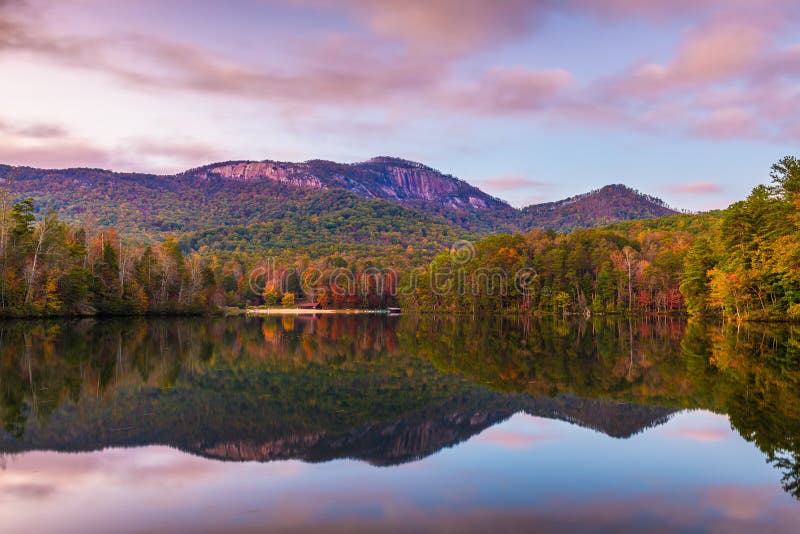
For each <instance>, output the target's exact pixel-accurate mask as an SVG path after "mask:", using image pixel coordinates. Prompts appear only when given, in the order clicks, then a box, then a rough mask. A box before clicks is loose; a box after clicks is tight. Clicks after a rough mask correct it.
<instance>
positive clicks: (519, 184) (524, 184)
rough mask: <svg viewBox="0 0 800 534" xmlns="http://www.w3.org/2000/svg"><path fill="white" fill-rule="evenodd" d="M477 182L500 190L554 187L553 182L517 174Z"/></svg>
mask: <svg viewBox="0 0 800 534" xmlns="http://www.w3.org/2000/svg"><path fill="white" fill-rule="evenodd" d="M475 182H477V183H479V184H481V185H482V186H485V187H488V188H491V189H498V190H507V189H530V188H541V187H551V186H552V185H553V184H552V183H551V182H544V181H542V180H535V179H533V178H528V177H526V176H521V175H517V174H507V175H503V176H495V177H493V178H486V179H483V180H475Z"/></svg>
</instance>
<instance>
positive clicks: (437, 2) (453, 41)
mask: <svg viewBox="0 0 800 534" xmlns="http://www.w3.org/2000/svg"><path fill="white" fill-rule="evenodd" d="M312 1H314V0H312ZM344 4H345V5H346V6H347V9H348V10H349V11H350V12H351V13H353V14H354V15H355V16H356V17H358V18H361V19H364V20H366V22H367V24H368V25H369V27H370V28H371V29H372V30H373V31H374V32H375V34H377V35H379V36H381V37H384V38H389V39H393V40H398V41H400V42H403V43H406V44H408V45H409V46H410V47H411V48H416V49H420V48H424V49H425V51H426V52H427V53H429V54H434V55H438V54H441V53H445V54H452V53H462V52H466V51H468V50H474V49H477V48H482V47H485V46H487V45H491V44H496V43H498V42H505V41H509V40H512V39H514V38H518V37H521V36H524V35H526V34H528V33H529V32H530V31H532V29H533V27H534V26H535V24H536V23H537V22H538V21H539V20H540V19H541V18H542V17H543V16H544V15H545V13H546V12H547V11H548V10H549V9H550V7H551V6H550V2H547V1H536V0H495V1H492V2H487V1H485V0H403V1H401V2H397V1H395V0H347V1H346V2H344Z"/></svg>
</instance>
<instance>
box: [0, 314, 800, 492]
mask: <svg viewBox="0 0 800 534" xmlns="http://www.w3.org/2000/svg"><path fill="white" fill-rule="evenodd" d="M0 395H1V397H0V417H2V427H3V431H2V433H0V451H2V452H3V453H4V454H6V455H10V457H11V458H19V459H20V461H22V462H23V463H24V458H25V455H24V454H23V453H27V454H29V455H30V454H52V453H32V452H30V451H62V452H65V451H69V452H78V451H99V450H101V449H107V448H114V447H145V446H154V445H157V446H164V445H166V446H169V447H173V448H177V449H179V450H181V451H184V452H186V453H190V454H192V455H195V456H198V457H205V458H212V459H218V460H226V461H235V462H242V461H256V462H271V461H274V460H302V461H304V462H324V461H329V460H334V459H345V458H349V459H357V460H360V461H363V462H367V463H368V464H372V465H376V466H392V465H401V464H408V463H409V462H417V461H420V460H421V459H424V458H426V457H429V456H431V455H434V454H436V453H437V452H439V451H442V450H443V449H446V448H448V447H452V446H454V445H456V444H459V443H462V442H465V441H468V440H470V439H471V438H473V437H474V436H476V435H479V434H480V438H478V441H477V442H475V444H476V445H477V444H478V443H480V441H481V440H486V439H490V438H492V437H493V439H495V440H497V439H501V440H502V439H505V440H506V442H507V443H513V442H515V441H514V440H515V439H517V440H518V439H520V438H519V436H516V437H513V439H512V437H510V436H509V435H503V434H502V432H506V430H504V429H505V428H506V425H513V424H514V423H513V422H514V421H516V420H517V418H518V417H521V415H516V416H515V414H526V415H525V416H524V417H533V418H535V419H533V420H536V421H546V420H560V421H565V422H568V423H572V424H574V425H579V426H580V427H584V428H586V429H591V430H592V431H596V432H600V433H602V434H605V435H607V436H610V437H613V438H619V439H622V440H625V439H627V438H630V437H631V436H634V435H637V434H640V433H642V432H643V431H646V430H647V429H651V428H654V427H658V426H659V425H662V424H664V423H665V422H667V421H669V420H670V418H674V417H676V415H675V414H676V413H677V412H681V411H682V410H686V409H700V410H705V411H707V412H714V413H718V414H722V415H727V418H728V419H729V421H730V424H731V425H732V426H733V428H734V429H735V430H736V431H737V432H738V434H739V435H740V436H741V437H742V438H743V439H744V440H745V441H747V442H752V443H753V444H755V445H756V446H757V447H758V449H759V450H760V451H761V454H762V458H765V459H766V461H767V462H769V463H770V464H772V465H773V466H774V467H773V468H774V469H777V470H778V472H779V473H780V476H779V478H781V479H782V485H783V488H784V490H785V491H786V492H787V493H788V494H791V495H794V496H797V495H798V494H800V489H799V487H798V481H800V467H798V466H800V441H799V440H800V402H799V399H800V331H798V330H797V329H796V328H793V327H789V326H753V327H749V328H741V329H735V328H731V327H723V326H718V325H712V324H703V323H689V324H687V323H686V322H685V321H682V320H678V319H658V320H635V321H625V320H602V319H601V320H595V321H590V322H586V321H575V322H568V321H562V320H556V319H543V320H535V319H529V320H524V321H523V320H509V319H491V320H473V319H469V318H458V319H454V318H433V317H419V318H418V317H411V316H403V317H400V318H397V317H379V316H332V315H324V316H320V317H317V318H313V317H282V318H281V317H265V318H241V317H237V318H208V319H137V320H129V319H126V320H76V321H47V322H44V321H43V322H6V323H2V324H0ZM685 417H689V415H686V416H685ZM501 422H505V423H503V425H500V426H497V427H496V428H497V429H498V430H496V431H495V429H494V428H493V427H495V425H498V424H499V423H501ZM676 424H678V423H676ZM726 424H727V423H726ZM668 426H669V425H668ZM665 428H666V427H665ZM487 429H488V430H487ZM670 431H671V432H672V430H670ZM722 431H724V432H728V431H727V430H725V429H723V430H722ZM493 432H500V434H499V435H495V434H493ZM648 432H650V431H648ZM686 432H690V434H686ZM691 432H694V434H691ZM704 432H705V434H704ZM709 432H710V431H709V430H708V429H704V428H694V429H689V430H687V431H685V432H684V434H685V435H692V436H693V438H697V439H700V438H707V439H711V440H712V441H713V438H714V435H713V432H720V430H718V429H717V430H713V432H712V434H709ZM484 436H486V437H484ZM709 436H710V437H709ZM473 441H475V440H473ZM471 443H472V442H471ZM520 443H526V441H525V438H522V441H520ZM112 450H113V449H112ZM20 454H23V456H19V455H20ZM98 454H100V453H98ZM104 454H109V453H108V451H107V452H106V453H104ZM276 465H277V464H276ZM409 465H413V464H409ZM731 469H736V466H731ZM30 491H32V492H34V493H35V488H34V489H31V490H30Z"/></svg>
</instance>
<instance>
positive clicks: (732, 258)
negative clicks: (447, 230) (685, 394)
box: [404, 157, 800, 320]
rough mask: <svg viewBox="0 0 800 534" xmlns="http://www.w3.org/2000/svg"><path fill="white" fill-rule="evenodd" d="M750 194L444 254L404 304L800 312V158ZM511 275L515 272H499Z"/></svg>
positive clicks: (500, 238)
mask: <svg viewBox="0 0 800 534" xmlns="http://www.w3.org/2000/svg"><path fill="white" fill-rule="evenodd" d="M771 178H772V183H771V184H770V185H759V186H757V187H756V188H755V189H753V191H752V193H751V194H750V196H748V197H747V199H746V200H743V201H741V202H737V203H735V204H733V205H731V206H730V207H729V208H727V209H725V210H722V211H719V212H710V213H704V214H697V215H688V214H682V215H676V216H672V217H665V218H661V219H652V220H645V221H629V222H625V223H619V224H616V225H612V226H607V227H604V228H594V229H584V230H576V231H574V232H571V233H569V234H556V233H555V232H552V231H541V230H534V231H532V232H529V233H527V234H524V235H508V234H506V235H496V236H490V237H487V238H484V239H482V240H479V241H478V242H477V243H476V244H475V246H474V253H473V254H472V255H471V256H470V257H468V258H466V259H465V258H460V257H458V256H457V255H455V254H452V253H450V252H443V253H441V254H439V255H438V256H436V257H435V258H434V260H433V262H432V263H431V264H430V266H429V267H427V268H426V269H425V271H424V272H423V274H422V275H421V276H419V280H421V283H420V285H419V287H418V289H417V291H415V292H413V293H411V294H409V295H407V296H406V297H405V298H404V306H406V307H407V308H410V309H416V310H420V311H441V312H462V313H463V312H466V313H478V312H506V311H512V312H526V313H527V312H530V313H557V314H584V315H589V314H593V313H594V314H598V313H599V314H604V313H671V312H688V313H689V314H691V315H694V316H710V315H722V316H724V317H725V318H727V319H731V320H786V319H791V320H798V319H800V232H798V230H800V160H798V159H797V158H794V157H785V158H783V159H782V160H781V161H779V162H778V163H776V164H775V165H774V166H773V167H772V172H771ZM503 275H504V276H505V277H506V278H505V281H504V282H503V281H502V280H501V278H502V276H503Z"/></svg>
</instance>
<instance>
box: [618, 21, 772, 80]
mask: <svg viewBox="0 0 800 534" xmlns="http://www.w3.org/2000/svg"><path fill="white" fill-rule="evenodd" d="M768 32H769V28H767V27H760V26H756V25H751V24H747V23H744V22H742V21H725V22H722V23H712V24H708V25H705V26H702V27H699V28H696V29H694V30H692V31H690V32H689V33H688V34H687V36H686V38H685V40H684V41H683V43H682V44H681V45H680V46H679V48H678V50H677V51H676V55H675V57H674V58H673V59H672V61H670V62H669V63H666V64H662V63H656V62H652V61H644V62H641V63H640V64H639V65H637V66H635V67H634V68H633V69H632V70H631V71H630V72H629V73H627V74H626V75H625V76H624V77H623V78H621V79H620V80H619V81H617V82H615V85H616V87H615V91H616V92H617V93H619V94H621V95H623V96H624V95H632V96H643V95H647V94H649V93H662V92H666V91H669V90H672V89H676V88H686V87H689V86H696V85H704V84H708V83H713V82H718V81H722V80H727V79H730V78H733V77H735V76H738V75H742V74H745V73H747V72H748V70H749V69H751V68H752V67H753V66H754V65H755V64H756V62H757V61H758V59H759V57H760V56H761V54H762V53H763V51H764V49H765V46H766V43H767V35H768Z"/></svg>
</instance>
